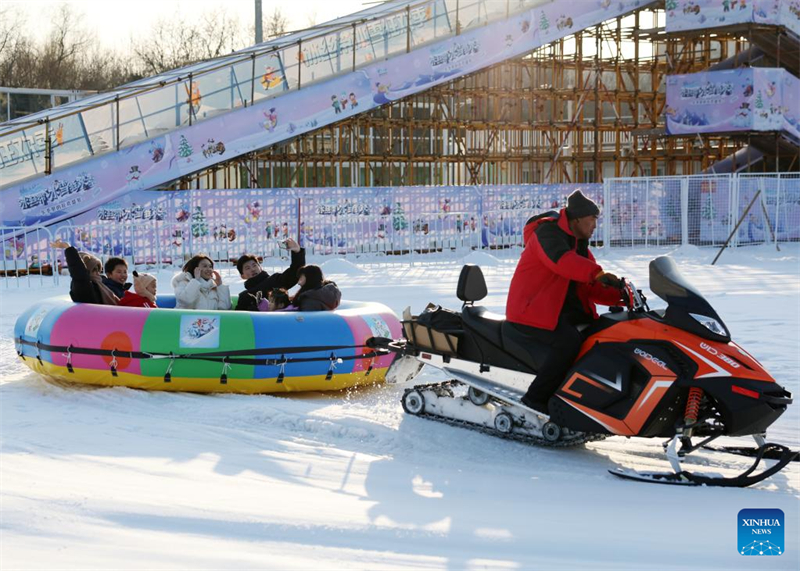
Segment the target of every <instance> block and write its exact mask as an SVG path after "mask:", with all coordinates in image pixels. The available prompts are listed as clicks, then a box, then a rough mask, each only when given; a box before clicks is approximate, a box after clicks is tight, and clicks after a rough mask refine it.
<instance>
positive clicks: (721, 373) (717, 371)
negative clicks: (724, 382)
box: [674, 341, 733, 379]
mask: <svg viewBox="0 0 800 571" xmlns="http://www.w3.org/2000/svg"><path fill="white" fill-rule="evenodd" d="M674 343H675V345H677V346H678V347H681V348H683V350H684V351H688V352H689V353H691V354H692V355H694V356H695V357H697V358H698V359H700V360H701V361H703V362H704V363H705V364H707V365H708V366H709V367H711V368H712V369H713V371H712V372H710V373H703V374H702V375H697V378H698V379H708V378H711V377H732V376H733V374H732V373H731V372H730V371H727V370H725V369H723V368H722V367H720V366H719V365H717V364H716V363H714V362H713V361H711V360H710V359H706V358H705V357H703V356H702V355H701V354H700V353H698V352H697V351H692V350H691V349H689V348H688V347H687V346H686V345H684V344H683V343H678V342H677V341H675V342H674Z"/></svg>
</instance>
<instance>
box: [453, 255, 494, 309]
mask: <svg viewBox="0 0 800 571" xmlns="http://www.w3.org/2000/svg"><path fill="white" fill-rule="evenodd" d="M487 293H488V291H487V290H486V280H485V279H484V278H483V272H482V271H481V267H480V266H476V265H475V264H465V265H464V267H463V268H461V274H460V275H459V276H458V286H456V296H457V297H458V299H460V300H461V301H463V302H464V303H469V304H472V303H474V302H476V301H480V300H482V299H483V298H484V297H486V294H487Z"/></svg>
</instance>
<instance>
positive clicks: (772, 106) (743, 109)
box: [665, 68, 800, 137]
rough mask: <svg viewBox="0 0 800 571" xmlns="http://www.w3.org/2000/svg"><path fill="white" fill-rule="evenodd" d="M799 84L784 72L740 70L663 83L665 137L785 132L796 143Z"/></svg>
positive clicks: (799, 134)
mask: <svg viewBox="0 0 800 571" xmlns="http://www.w3.org/2000/svg"><path fill="white" fill-rule="evenodd" d="M798 93H800V80H799V79H797V78H796V77H795V76H793V75H792V74H791V73H789V72H787V71H786V70H783V69H773V68H739V69H730V70H722V71H709V72H702V73H692V74H686V75H671V76H669V77H667V106H666V109H665V114H666V120H667V121H666V122H667V132H668V133H669V134H671V135H684V134H695V133H720V132H729V131H781V130H783V131H788V132H789V133H791V134H792V135H794V136H795V137H800V125H799V124H798V118H799V117H800V97H797V94H798Z"/></svg>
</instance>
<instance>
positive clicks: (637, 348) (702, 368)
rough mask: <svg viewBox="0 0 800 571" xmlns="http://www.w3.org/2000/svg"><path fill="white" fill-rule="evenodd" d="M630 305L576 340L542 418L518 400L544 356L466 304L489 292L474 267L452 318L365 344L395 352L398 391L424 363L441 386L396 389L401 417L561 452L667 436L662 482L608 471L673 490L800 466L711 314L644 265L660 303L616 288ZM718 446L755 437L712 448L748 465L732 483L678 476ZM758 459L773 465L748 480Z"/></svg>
mask: <svg viewBox="0 0 800 571" xmlns="http://www.w3.org/2000/svg"><path fill="white" fill-rule="evenodd" d="M621 284H622V285H621V292H620V293H621V295H622V298H623V299H624V300H625V301H626V305H627V307H614V308H611V311H610V312H609V313H605V314H603V315H601V316H600V318H599V319H598V320H596V321H594V323H592V324H590V325H588V326H585V328H584V329H583V330H582V334H583V336H584V342H583V345H582V347H581V351H580V353H579V355H578V358H577V359H576V361H575V363H574V364H573V366H572V368H571V370H570V371H569V372H568V373H567V376H566V377H565V380H564V382H563V383H562V384H561V386H560V387H559V389H558V390H557V391H556V392H555V394H554V395H553V396H552V397H551V398H550V400H549V402H548V407H547V408H548V412H549V415H545V414H542V413H541V412H538V411H534V410H533V409H530V408H527V407H526V406H525V405H523V404H522V403H521V402H520V398H521V396H522V395H523V394H524V392H525V390H526V389H527V388H528V386H529V385H530V383H531V382H532V381H533V379H534V378H535V375H536V371H537V368H538V364H539V363H541V362H542V359H543V357H544V356H545V355H546V352H547V351H549V350H551V349H550V348H549V347H547V346H542V347H531V346H530V344H529V343H525V344H523V343H522V342H521V341H520V340H518V336H517V335H516V334H515V332H516V331H517V330H516V329H515V328H513V327H510V326H509V324H508V323H507V322H506V321H505V318H504V316H502V315H496V314H492V313H489V312H488V311H486V309H485V308H484V307H480V306H476V305H474V303H475V302H476V301H479V300H481V299H483V298H484V297H485V296H486V294H487V291H486V282H485V281H484V279H483V273H482V272H481V270H480V268H479V267H478V266H472V265H467V266H464V268H463V269H462V271H461V276H460V278H459V283H458V290H457V295H458V298H459V299H460V300H461V301H463V302H464V306H463V307H462V310H461V312H460V313H459V312H454V311H448V310H444V309H442V308H439V307H436V306H433V307H429V309H428V310H427V311H426V312H424V313H423V314H421V315H419V316H417V317H412V316H411V315H410V312H409V311H408V310H406V314H405V315H404V321H403V325H404V331H405V336H406V338H405V339H398V340H390V339H382V338H373V340H372V341H371V344H372V345H373V346H374V347H376V348H378V349H381V350H385V351H391V352H394V353H397V354H398V355H399V358H398V359H396V361H395V363H394V364H393V365H392V368H391V369H390V371H389V373H388V374H387V379H388V380H389V381H390V382H392V381H394V382H406V381H408V380H410V379H412V378H413V377H415V376H416V374H417V373H418V372H419V370H420V369H421V367H422V364H427V365H431V366H433V367H436V368H438V369H440V370H441V371H443V372H444V373H445V375H446V376H447V379H448V380H446V381H444V382H438V383H429V384H425V385H417V386H414V387H412V388H409V389H407V390H406V391H405V393H404V395H403V399H402V405H403V408H404V409H405V411H406V412H408V413H410V414H415V415H420V416H425V417H428V418H431V419H435V420H441V421H444V422H448V423H451V424H455V425H459V426H465V427H468V428H476V429H480V430H484V431H491V432H493V433H496V434H499V435H502V436H505V437H510V438H517V439H524V440H530V441H533V442H534V443H536V444H540V445H550V446H570V445H576V444H581V443H584V442H587V441H590V440H597V439H600V438H606V437H608V436H614V435H616V436H627V437H645V438H656V437H663V438H667V439H668V440H667V442H666V443H665V444H664V450H665V452H666V456H667V458H668V459H669V461H670V464H671V466H672V468H673V470H674V471H673V472H671V473H642V472H635V471H631V470H621V469H616V470H611V473H613V474H615V475H617V476H620V477H625V478H630V479H638V480H645V481H651V482H659V483H670V484H689V485H699V484H706V485H718V486H719V485H721V486H748V485H751V484H753V483H755V482H759V481H761V480H763V479H764V478H767V477H769V476H770V475H772V474H774V473H776V472H777V471H779V470H781V469H782V468H784V467H785V466H786V465H787V464H788V463H789V462H791V461H792V460H796V459H797V458H798V454H800V453H798V452H793V451H791V450H789V449H788V448H786V447H785V446H782V445H779V444H770V443H767V442H766V441H765V435H766V430H767V428H769V426H770V425H771V424H772V423H773V422H775V420H777V418H778V417H780V416H781V414H783V412H784V411H785V410H786V408H787V406H788V405H789V404H791V402H792V398H791V394H790V393H789V392H788V391H786V390H785V389H783V388H782V387H781V386H780V385H779V384H778V383H777V382H776V381H775V379H773V378H772V377H771V376H770V374H769V373H768V372H767V371H766V370H765V369H764V367H763V366H762V365H761V364H760V363H759V362H758V361H757V360H756V359H755V358H754V357H753V356H751V355H750V354H749V353H747V352H746V351H745V350H744V349H742V348H741V347H739V345H737V344H736V343H735V342H733V341H732V340H731V335H730V332H729V331H728V328H727V327H726V326H725V324H724V323H723V321H722V319H721V318H720V317H719V315H717V312H716V311H715V310H714V308H713V307H711V305H710V304H709V303H708V302H707V301H706V300H705V299H704V298H703V296H702V295H701V294H700V293H699V292H698V291H696V290H695V289H694V288H693V287H692V286H691V285H690V284H689V283H688V282H687V281H686V280H685V279H684V278H683V277H682V276H681V275H680V273H679V271H678V269H677V266H676V265H675V263H674V262H673V260H672V259H671V258H668V257H659V258H657V259H655V260H653V261H652V262H651V263H650V289H651V290H652V291H653V293H655V294H656V295H657V296H659V297H660V298H662V299H663V300H664V301H666V303H667V307H666V308H665V309H656V310H651V309H650V308H649V307H648V305H647V301H646V299H645V297H644V296H643V295H642V292H641V290H637V289H636V287H635V286H634V284H633V283H632V282H631V281H630V280H626V279H624V278H623V279H622V280H621ZM720 436H752V437H753V438H754V439H755V441H756V443H757V444H758V446H757V447H756V448H741V447H737V448H732V447H727V448H714V449H713V450H724V451H727V452H735V453H741V454H748V455H753V456H755V458H756V460H755V464H754V465H753V467H751V468H750V469H749V470H747V471H746V472H745V473H743V474H741V475H739V476H736V477H731V478H722V477H718V476H710V475H701V474H695V473H692V472H689V471H686V470H683V469H682V468H681V460H682V459H683V458H684V456H685V455H686V454H689V453H690V452H693V451H696V450H698V449H700V448H701V447H702V448H705V449H709V446H708V445H709V443H710V442H711V441H712V440H714V439H716V438H718V437H720ZM763 459H771V460H774V461H775V463H774V464H773V465H771V466H770V467H768V468H766V469H765V470H763V471H762V472H760V473H755V469H756V467H757V466H758V464H759V462H760V461H761V460H763Z"/></svg>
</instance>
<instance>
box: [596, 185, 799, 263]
mask: <svg viewBox="0 0 800 571" xmlns="http://www.w3.org/2000/svg"><path fill="white" fill-rule="evenodd" d="M603 195H604V201H605V204H606V205H608V206H607V211H606V212H605V213H604V215H605V216H606V217H607V218H608V224H607V225H606V227H605V234H604V236H603V243H604V244H608V245H609V246H610V247H612V248H613V247H634V246H661V245H689V244H691V245H695V246H721V245H723V244H724V243H725V242H726V240H728V238H729V237H731V234H732V233H733V230H734V228H736V226H737V224H739V228H738V230H737V231H736V233H735V235H733V236H732V237H731V242H730V245H732V246H739V245H747V244H763V243H766V242H786V241H796V240H798V239H800V173H765V174H740V175H732V174H725V175H692V176H666V177H647V178H615V179H609V180H607V181H606V182H605V183H604V188H603ZM745 212H747V215H746V216H745Z"/></svg>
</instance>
